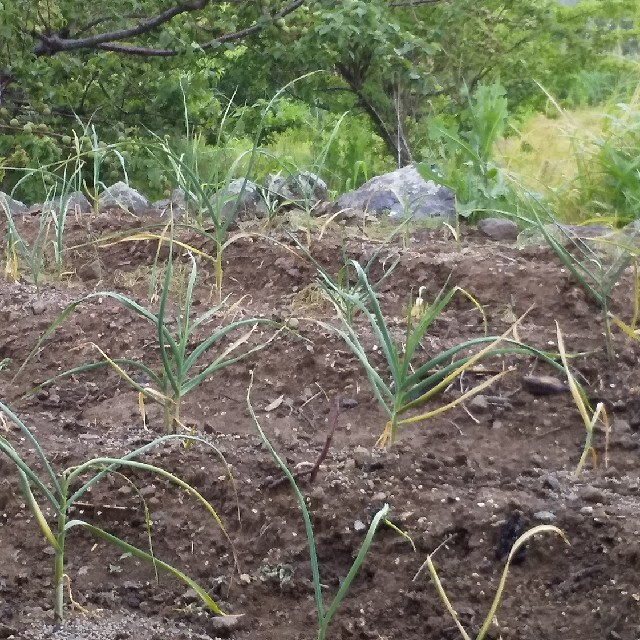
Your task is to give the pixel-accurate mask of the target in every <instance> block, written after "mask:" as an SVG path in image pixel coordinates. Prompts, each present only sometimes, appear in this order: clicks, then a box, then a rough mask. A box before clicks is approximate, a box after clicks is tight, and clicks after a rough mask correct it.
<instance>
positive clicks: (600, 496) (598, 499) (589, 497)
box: [580, 485, 606, 504]
mask: <svg viewBox="0 0 640 640" xmlns="http://www.w3.org/2000/svg"><path fill="white" fill-rule="evenodd" d="M580 497H581V498H582V499H583V500H584V501H585V502H592V503H594V504H595V503H600V504H603V503H604V502H605V501H606V496H605V493H604V491H602V489H598V488H597V487H593V486H590V485H589V486H587V487H583V488H582V489H580Z"/></svg>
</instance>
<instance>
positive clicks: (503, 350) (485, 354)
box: [319, 260, 564, 446]
mask: <svg viewBox="0 0 640 640" xmlns="http://www.w3.org/2000/svg"><path fill="white" fill-rule="evenodd" d="M351 266H352V268H353V269H354V271H355V273H356V274H357V277H358V286H359V287H360V288H361V291H362V294H357V295H356V294H353V293H349V292H345V291H343V290H342V289H338V288H337V287H335V286H334V285H329V283H327V287H329V286H331V287H332V289H331V299H332V301H333V302H334V305H335V307H336V309H337V311H338V313H339V314H340V315H341V316H342V319H343V328H342V329H340V328H337V327H335V326H333V325H330V324H328V323H326V322H321V321H319V324H320V325H321V326H323V327H325V328H326V329H328V330H329V331H332V332H334V333H336V334H338V335H339V336H340V337H341V338H342V339H343V340H344V341H345V343H346V344H347V346H348V347H349V348H350V349H351V351H352V352H353V353H354V355H355V356H356V357H357V358H358V360H359V361H360V363H361V364H362V366H363V368H364V370H365V373H366V375H367V379H368V380H369V384H370V385H371V390H372V392H373V394H374V396H375V398H376V399H377V400H378V403H379V404H380V406H381V407H382V409H383V410H384V412H385V414H386V415H387V419H388V420H387V424H386V426H385V429H384V432H383V433H382V435H381V436H380V438H379V439H378V444H379V445H380V446H385V445H387V444H389V445H390V444H393V442H395V440H396V438H397V430H398V427H399V426H404V425H408V424H413V423H416V422H422V421H424V420H427V419H428V418H431V417H434V416H436V415H438V414H440V413H443V412H445V411H447V410H449V409H452V408H453V407H456V406H458V405H459V404H461V403H462V402H465V401H466V400H468V399H470V398H471V397H473V396H474V395H476V394H477V393H480V392H481V391H482V390H483V389H486V388H487V387H488V386H490V385H491V384H493V383H494V382H496V381H497V380H499V379H500V378H502V377H503V376H504V375H505V374H506V373H507V371H506V370H505V371H502V372H500V373H498V374H497V375H494V376H493V377H491V378H489V379H487V380H485V381H484V382H482V383H480V384H479V385H477V386H476V387H474V388H472V389H470V390H469V391H467V392H465V393H464V394H462V395H461V396H459V397H458V398H457V399H455V400H453V401H452V402H449V403H448V404H446V405H444V406H441V407H439V408H437V409H434V410H432V411H428V412H426V413H422V414H419V415H415V416H411V417H408V418H403V417H402V416H403V415H405V414H406V413H408V412H409V411H411V410H412V409H415V408H417V407H419V406H420V405H422V404H424V403H425V402H427V401H428V400H430V399H432V398H434V397H435V396H437V395H438V394H439V393H440V392H441V391H443V390H444V389H445V388H446V387H447V386H448V385H449V383H450V382H452V381H453V380H454V379H455V378H457V377H458V376H459V375H461V374H462V373H463V372H465V371H467V370H468V369H469V368H470V367H471V366H472V365H473V364H475V363H476V362H478V361H479V360H482V359H485V358H489V357H493V356H502V355H516V354H520V355H529V356H534V357H535V358H538V359H540V360H542V361H544V362H546V363H548V364H549V365H551V366H553V367H555V368H556V369H559V370H560V371H564V369H563V368H562V366H561V365H559V364H558V363H556V362H555V360H554V359H553V357H552V356H551V355H549V354H547V353H544V352H542V351H540V350H539V349H536V348H534V347H531V346H529V345H527V344H524V343H523V342H521V341H519V340H517V339H510V338H508V335H509V334H510V333H511V332H512V331H513V330H514V329H515V326H516V325H517V323H516V325H514V327H513V328H511V329H509V330H508V331H507V332H505V333H504V334H503V335H501V336H485V337H481V338H473V339H471V340H465V341H462V342H460V343H459V344H457V345H455V346H454V347H451V348H450V349H447V350H446V351H443V352H442V353H440V354H438V355H436V356H434V357H432V358H429V359H428V360H427V361H426V362H424V363H422V364H420V365H419V366H418V367H417V368H416V369H413V368H412V361H413V360H414V359H415V357H416V353H417V350H418V347H419V345H420V343H421V340H422V339H423V338H424V336H425V335H426V332H427V329H428V328H429V327H430V326H431V324H432V323H433V322H434V321H435V320H436V319H437V318H438V317H439V316H440V314H441V313H442V312H443V310H444V309H445V307H446V306H447V305H448V304H449V302H450V301H451V299H452V298H453V296H454V295H455V294H456V293H457V292H459V291H462V290H461V289H459V288H458V287H454V288H453V289H450V290H449V291H447V292H444V291H443V292H441V293H440V294H439V295H438V296H437V298H436V299H435V300H434V301H433V302H432V303H431V304H430V305H429V306H428V307H427V308H425V309H424V310H423V313H422V314H421V316H420V317H419V319H418V320H417V322H416V323H415V324H414V322H413V320H412V317H411V311H412V305H411V304H410V305H409V309H408V312H407V320H406V326H407V329H406V338H405V341H404V346H403V347H401V346H399V345H397V344H396V343H395V342H394V340H393V338H392V337H391V333H390V331H389V328H388V326H387V323H386V321H385V318H384V316H383V314H382V310H381V308H380V303H379V301H378V297H377V295H376V292H375V290H374V288H373V287H372V286H371V284H370V283H369V280H368V277H367V274H366V272H365V270H364V269H363V268H362V267H361V266H360V265H359V264H358V263H357V262H356V261H354V260H352V261H351ZM462 292H463V294H464V295H465V296H469V294H467V293H466V292H464V291H462ZM348 305H353V306H354V307H355V308H357V309H358V310H359V311H361V312H362V313H363V314H364V315H365V317H366V319H367V321H368V323H369V325H370V327H371V329H373V334H374V337H375V340H376V342H377V346H378V347H379V350H380V353H382V355H383V356H384V359H385V363H386V367H385V368H384V369H382V370H381V369H379V368H377V367H376V365H374V364H373V363H372V361H371V360H370V357H369V355H368V354H367V351H366V350H365V348H364V346H363V344H362V341H361V337H360V335H359V332H358V330H357V329H356V328H355V327H354V326H353V325H352V324H350V323H349V322H348V320H347V317H346V316H345V312H344V309H345V308H347V306H348ZM514 333H515V332H514ZM481 345H484V346H483V347H482V348H481V350H480V351H477V352H476V353H472V354H471V355H463V356H462V357H460V354H461V353H462V352H468V351H469V350H472V351H473V350H474V349H475V348H477V347H478V346H481ZM501 345H502V346H501ZM455 358H457V359H455ZM389 379H390V381H389V382H387V380H389Z"/></svg>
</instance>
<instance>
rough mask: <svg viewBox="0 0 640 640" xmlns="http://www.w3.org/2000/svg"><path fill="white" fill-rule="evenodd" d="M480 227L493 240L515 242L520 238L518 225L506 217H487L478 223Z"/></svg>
mask: <svg viewBox="0 0 640 640" xmlns="http://www.w3.org/2000/svg"><path fill="white" fill-rule="evenodd" d="M478 229H479V230H480V232H481V233H483V234H484V235H485V236H487V237H489V238H491V239H492V240H507V241H509V242H515V241H516V240H517V239H518V225H517V224H516V223H515V222H513V221H512V220H505V219H504V218H485V219H484V220H480V222H479V223H478Z"/></svg>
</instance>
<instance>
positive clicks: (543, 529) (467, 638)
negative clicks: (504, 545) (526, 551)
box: [413, 524, 569, 640]
mask: <svg viewBox="0 0 640 640" xmlns="http://www.w3.org/2000/svg"><path fill="white" fill-rule="evenodd" d="M539 533H555V534H557V535H559V536H560V537H561V538H562V539H563V540H564V541H565V542H566V543H567V544H569V541H568V540H567V538H566V537H565V535H564V533H563V532H562V531H561V530H560V529H558V527H554V526H553V525H549V524H542V525H539V526H537V527H533V529H529V531H526V532H525V533H523V534H522V535H521V536H520V537H519V538H518V539H517V540H516V541H515V543H514V545H513V547H512V548H511V552H510V553H509V557H508V558H507V563H506V564H505V567H504V570H503V571H502V577H501V578H500V583H499V584H498V589H497V591H496V595H495V597H494V599H493V602H492V603H491V607H490V608H489V612H488V613H487V615H486V617H485V619H484V622H483V624H482V627H481V628H480V631H479V632H478V635H476V636H475V640H483V638H485V636H486V635H487V633H488V631H489V629H490V627H491V625H492V624H493V620H494V617H495V615H496V612H497V611H498V607H499V606H500V602H501V600H502V594H503V592H504V587H505V584H506V582H507V576H508V574H509V567H510V566H511V562H512V560H513V558H514V557H515V556H516V554H517V553H518V550H519V549H520V548H521V547H522V546H523V545H524V544H525V543H526V542H527V541H528V540H529V539H530V538H532V537H533V536H535V535H538V534H539ZM436 551H437V550H436ZM434 553H435V552H434ZM432 556H433V554H431V555H429V556H427V559H426V561H425V562H424V563H423V565H422V566H421V567H420V569H419V570H418V573H416V575H415V576H414V578H413V579H414V581H415V580H416V579H417V578H418V576H419V575H420V573H421V572H422V570H423V569H424V567H425V565H426V567H427V568H428V569H429V574H430V576H431V581H432V582H433V584H434V586H435V588H436V591H437V592H438V595H439V596H440V599H441V600H442V602H443V603H444V606H445V607H446V609H447V611H448V612H449V615H450V616H451V618H452V619H453V621H454V623H455V625H456V627H457V628H458V631H459V632H460V635H461V636H462V638H463V640H471V635H470V634H469V633H468V632H467V631H466V630H465V628H464V627H463V626H462V624H461V623H460V619H459V618H458V614H457V613H456V610H455V609H454V608H453V605H452V604H451V602H450V601H449V598H448V597H447V594H446V592H445V590H444V587H443V586H442V582H440V578H439V577H438V573H437V571H436V568H435V565H434V564H433V560H432Z"/></svg>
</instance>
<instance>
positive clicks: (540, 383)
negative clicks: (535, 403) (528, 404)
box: [522, 376, 569, 396]
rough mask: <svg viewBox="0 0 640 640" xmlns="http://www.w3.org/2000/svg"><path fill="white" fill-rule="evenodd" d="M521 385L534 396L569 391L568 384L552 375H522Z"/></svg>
mask: <svg viewBox="0 0 640 640" xmlns="http://www.w3.org/2000/svg"><path fill="white" fill-rule="evenodd" d="M522 387H523V389H525V390H526V391H528V392H529V393H530V394H531V395H534V396H550V395H553V394H556V393H567V392H568V391H569V386H568V385H566V384H565V383H564V382H562V381H561V380H559V379H558V378H554V377H553V376H524V377H523V378H522Z"/></svg>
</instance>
